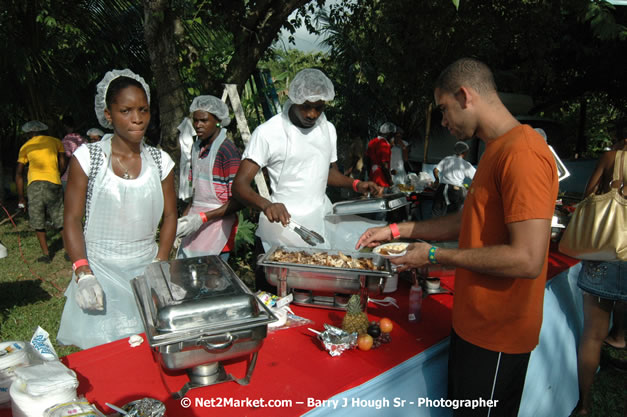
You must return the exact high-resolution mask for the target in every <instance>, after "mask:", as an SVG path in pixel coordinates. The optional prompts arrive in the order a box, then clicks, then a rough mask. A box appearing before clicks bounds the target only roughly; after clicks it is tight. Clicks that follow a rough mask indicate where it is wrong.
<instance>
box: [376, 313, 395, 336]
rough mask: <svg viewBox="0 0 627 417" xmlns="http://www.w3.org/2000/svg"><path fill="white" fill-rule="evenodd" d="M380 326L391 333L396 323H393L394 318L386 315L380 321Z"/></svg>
mask: <svg viewBox="0 0 627 417" xmlns="http://www.w3.org/2000/svg"><path fill="white" fill-rule="evenodd" d="M379 327H380V328H381V331H382V332H383V333H390V332H391V331H392V329H393V328H394V323H392V320H390V319H388V318H386V317H384V318H382V319H381V321H380V322H379Z"/></svg>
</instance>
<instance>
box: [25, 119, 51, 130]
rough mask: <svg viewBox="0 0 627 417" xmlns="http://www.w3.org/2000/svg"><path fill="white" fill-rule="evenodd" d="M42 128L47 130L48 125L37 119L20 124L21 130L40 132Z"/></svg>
mask: <svg viewBox="0 0 627 417" xmlns="http://www.w3.org/2000/svg"><path fill="white" fill-rule="evenodd" d="M42 130H48V126H47V125H46V124H45V123H42V122H40V121H39V120H31V121H30V122H26V123H24V125H23V126H22V132H25V133H28V132H41V131H42Z"/></svg>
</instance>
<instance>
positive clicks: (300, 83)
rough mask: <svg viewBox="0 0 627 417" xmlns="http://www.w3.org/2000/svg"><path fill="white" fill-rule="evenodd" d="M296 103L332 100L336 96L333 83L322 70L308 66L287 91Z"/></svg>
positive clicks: (297, 75)
mask: <svg viewBox="0 0 627 417" xmlns="http://www.w3.org/2000/svg"><path fill="white" fill-rule="evenodd" d="M287 95H288V97H289V98H290V100H291V101H292V103H294V104H303V103H304V102H306V101H309V102H311V103H315V102H316V101H319V100H322V101H331V100H333V98H334V97H335V89H334V88H333V83H332V82H331V80H329V78H328V77H327V76H326V75H324V73H323V72H322V71H320V70H317V69H314V68H306V69H304V70H302V71H300V72H299V73H298V74H296V76H295V77H294V79H293V80H292V82H291V83H290V88H289V91H288V93H287Z"/></svg>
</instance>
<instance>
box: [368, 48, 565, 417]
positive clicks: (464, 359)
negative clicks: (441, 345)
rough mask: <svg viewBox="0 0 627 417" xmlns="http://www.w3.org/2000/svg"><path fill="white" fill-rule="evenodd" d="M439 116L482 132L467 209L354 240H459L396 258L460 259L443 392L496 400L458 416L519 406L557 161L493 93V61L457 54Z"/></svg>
mask: <svg viewBox="0 0 627 417" xmlns="http://www.w3.org/2000/svg"><path fill="white" fill-rule="evenodd" d="M434 95H435V102H436V104H437V106H438V108H439V109H440V110H441V112H442V125H443V126H445V127H447V128H448V129H449V131H450V132H451V133H452V134H453V135H454V136H456V137H457V138H458V139H460V140H468V139H470V138H472V137H473V136H477V137H479V138H480V139H481V140H483V141H484V143H485V145H486V150H485V152H484V154H483V155H482V157H481V160H480V162H479V166H478V168H477V172H476V174H475V177H474V180H473V183H472V186H471V187H470V190H469V192H468V196H467V198H466V202H465V204H464V208H463V211H462V212H460V213H454V214H450V215H447V216H445V217H439V218H436V219H432V220H429V221H425V222H417V223H413V222H408V223H402V224H399V225H396V224H392V225H390V226H386V227H379V228H373V229H369V230H367V231H366V232H364V234H363V235H362V236H361V237H360V239H359V241H358V243H357V246H361V245H366V246H375V245H377V244H379V243H380V242H382V241H386V240H390V239H393V238H398V237H404V238H420V239H425V240H436V241H438V240H439V241H445V240H455V239H459V249H444V248H438V247H437V246H432V245H430V244H428V243H424V242H418V243H414V244H412V245H411V246H409V248H408V250H407V254H406V255H404V256H402V257H398V258H395V259H393V260H392V262H393V263H395V264H398V265H403V266H402V267H401V268H400V270H405V269H409V268H415V267H420V266H424V265H428V264H430V263H431V264H435V263H441V264H446V265H450V266H455V267H456V268H457V271H456V277H455V298H454V303H453V330H452V332H451V342H450V349H449V398H450V399H457V400H469V399H470V400H472V399H483V400H485V401H488V400H492V402H491V403H490V404H491V405H488V406H487V407H481V408H477V409H474V410H470V409H464V408H459V409H456V410H454V415H456V416H458V415H486V413H487V412H488V409H489V413H490V414H489V415H490V416H492V417H494V416H510V415H517V414H518V409H519V406H520V399H521V397H522V391H523V387H524V383H525V375H526V372H527V365H528V362H529V355H530V352H531V351H532V350H533V349H534V347H535V346H536V345H537V344H538V339H539V334H540V326H541V324H542V305H543V300H544V286H545V284H546V272H547V258H548V250H549V241H550V235H551V218H552V216H553V211H554V209H555V199H556V198H557V191H558V179H557V169H556V166H555V161H554V159H553V156H552V154H551V151H550V150H549V148H548V146H547V144H546V143H545V141H544V139H543V138H542V137H541V136H540V135H539V134H538V133H537V132H535V131H534V130H533V129H532V128H531V127H530V126H528V125H521V124H520V123H519V122H518V121H517V120H516V119H515V118H514V117H513V116H512V115H511V114H510V113H509V111H508V110H507V109H506V108H505V106H504V105H503V103H502V102H501V100H500V99H499V96H498V94H497V90H496V85H495V83H494V78H493V76H492V72H491V71H490V69H489V68H488V67H487V66H486V65H485V64H484V63H482V62H480V61H477V60H475V59H471V58H462V59H460V60H458V61H456V62H454V63H453V64H451V65H450V66H449V67H447V68H446V69H445V70H444V71H443V72H442V74H441V75H440V77H439V78H438V80H437V82H436V87H435V93H434Z"/></svg>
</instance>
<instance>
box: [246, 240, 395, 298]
mask: <svg viewBox="0 0 627 417" xmlns="http://www.w3.org/2000/svg"><path fill="white" fill-rule="evenodd" d="M278 250H283V251H288V252H298V251H302V252H304V253H306V254H310V255H312V254H322V253H327V254H329V255H338V253H339V252H340V251H337V250H330V249H315V248H286V247H281V246H279V247H276V246H275V247H272V248H271V249H270V250H269V251H268V252H267V253H266V254H265V255H264V256H263V257H262V258H261V259H260V260H259V261H258V262H257V263H258V265H261V266H263V267H264V271H265V273H266V280H267V281H268V283H270V284H271V285H273V286H276V287H277V293H278V295H279V296H285V295H287V294H288V293H289V292H291V291H293V290H305V292H306V291H310V292H311V296H310V297H307V296H306V295H305V296H303V295H302V291H300V294H299V295H298V296H297V297H296V296H295V300H294V303H295V304H306V305H312V306H320V307H327V308H336V309H343V308H345V306H343V305H342V304H341V303H337V302H336V297H334V294H360V296H361V298H362V305H364V306H366V304H367V299H368V296H369V295H371V296H375V295H379V294H380V293H381V292H382V291H383V287H384V286H385V282H386V280H387V279H388V278H389V277H391V276H392V275H393V274H394V272H393V271H392V266H391V264H390V262H389V260H387V259H385V258H383V257H382V256H379V255H377V254H374V253H361V252H342V253H343V254H344V255H346V256H350V257H352V258H356V259H363V258H365V259H371V260H372V262H373V263H374V265H375V266H377V267H378V268H379V269H377V270H368V269H356V268H342V267H334V266H323V265H312V264H300V263H287V262H280V261H275V260H272V259H273V255H274V253H275V252H276V251H278ZM297 292H299V291H297ZM317 293H325V294H326V295H321V296H316V294H317Z"/></svg>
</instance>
